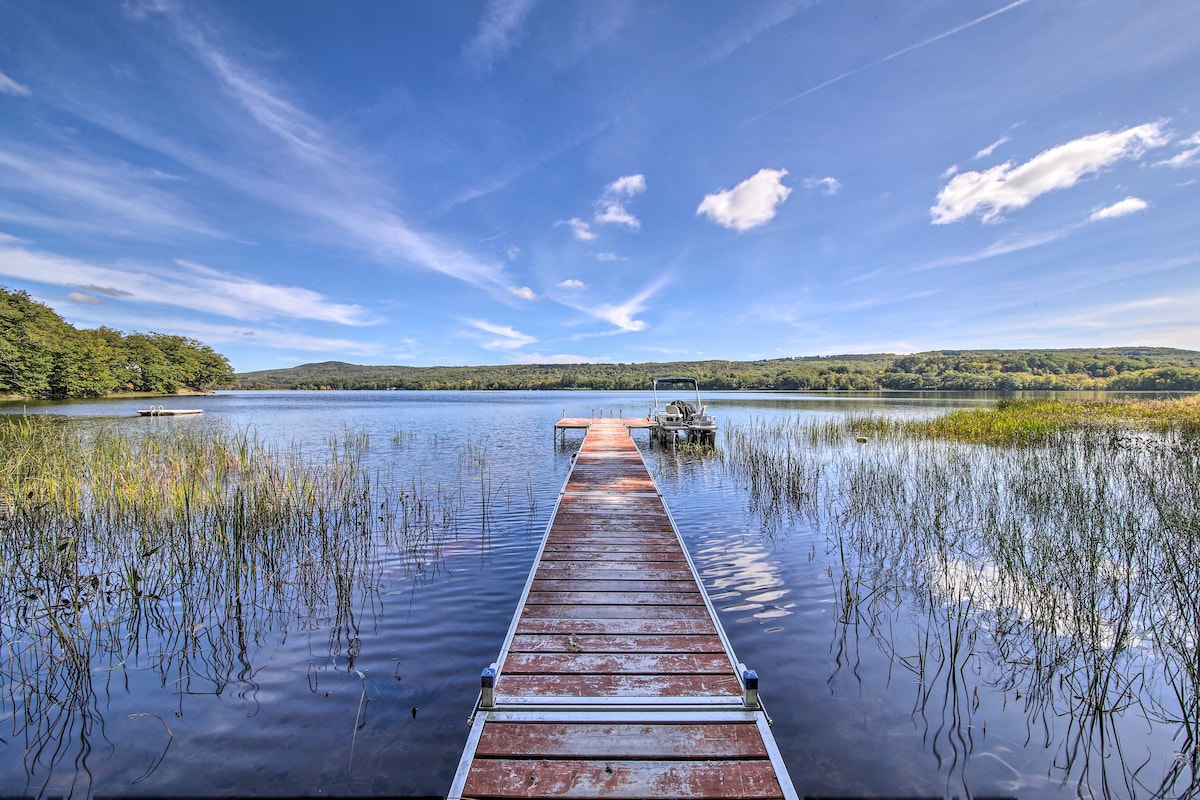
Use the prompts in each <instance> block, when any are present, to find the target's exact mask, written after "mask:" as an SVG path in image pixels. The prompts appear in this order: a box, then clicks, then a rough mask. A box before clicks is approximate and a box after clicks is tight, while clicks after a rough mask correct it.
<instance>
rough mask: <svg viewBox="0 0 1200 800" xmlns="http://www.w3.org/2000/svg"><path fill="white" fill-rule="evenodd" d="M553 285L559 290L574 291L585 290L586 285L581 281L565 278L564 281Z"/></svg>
mask: <svg viewBox="0 0 1200 800" xmlns="http://www.w3.org/2000/svg"><path fill="white" fill-rule="evenodd" d="M554 285H555V286H557V287H558V288H560V289H571V290H575V291H577V290H579V289H586V288H587V284H586V283H584V282H583V281H581V280H576V279H575V278H567V279H566V280H565V281H559V282H558V283H556V284H554Z"/></svg>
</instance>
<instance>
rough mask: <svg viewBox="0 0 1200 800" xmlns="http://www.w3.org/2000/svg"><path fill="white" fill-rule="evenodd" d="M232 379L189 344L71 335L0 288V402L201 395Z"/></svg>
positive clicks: (98, 332)
mask: <svg viewBox="0 0 1200 800" xmlns="http://www.w3.org/2000/svg"><path fill="white" fill-rule="evenodd" d="M233 379H234V376H233V368H232V367H231V366H230V365H229V361H228V360H227V359H226V358H225V356H223V355H221V354H219V353H217V352H215V351H214V350H213V349H212V348H210V347H208V346H207V345H205V344H201V343H200V342H198V341H196V340H195V339H188V338H186V337H183V336H169V335H167V334H162V333H128V334H127V333H122V332H120V331H115V330H112V329H111V328H96V329H94V330H91V329H84V330H78V329H76V328H75V327H73V326H71V325H69V324H67V323H66V322H65V321H64V320H63V318H62V317H60V316H59V315H58V314H56V313H55V312H54V310H53V309H51V308H49V307H48V306H46V305H43V304H42V303H38V302H36V301H34V300H32V299H30V297H29V295H28V293H26V292H11V291H8V289H6V288H5V287H3V286H0V398H2V397H5V396H9V397H29V398H45V399H60V398H62V399H65V398H82V397H103V396H105V395H110V394H119V393H146V394H175V393H177V392H180V391H194V392H202V391H208V390H210V389H212V388H214V387H216V386H219V385H228V384H229V383H230V382H232V381H233Z"/></svg>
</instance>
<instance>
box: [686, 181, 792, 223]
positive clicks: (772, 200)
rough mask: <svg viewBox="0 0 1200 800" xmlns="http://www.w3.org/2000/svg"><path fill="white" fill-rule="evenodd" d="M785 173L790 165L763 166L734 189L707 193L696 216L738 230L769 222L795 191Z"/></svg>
mask: <svg viewBox="0 0 1200 800" xmlns="http://www.w3.org/2000/svg"><path fill="white" fill-rule="evenodd" d="M785 175H787V170H786V169H760V170H759V171H758V172H756V173H755V174H754V175H752V176H750V177H749V178H747V179H746V180H744V181H742V182H741V183H739V184H738V185H737V186H734V187H733V188H732V189H722V190H721V191H718V192H714V193H713V194H709V195H705V196H704V200H703V201H701V203H700V207H699V208H697V209H696V216H705V217H708V218H709V219H711V220H712V221H713V222H715V223H717V224H718V225H720V226H721V227H723V228H732V229H733V230H735V231H737V232H738V233H742V232H744V231H748V230H750V229H751V228H757V227H759V226H760V225H766V224H767V223H768V222H770V221H771V220H773V219H774V218H775V213H776V211H777V210H778V209H779V206H780V205H781V204H782V203H783V201H784V200H787V198H788V195H790V194H791V193H792V190H791V188H790V187H787V186H784V185H783V178H784V176H785Z"/></svg>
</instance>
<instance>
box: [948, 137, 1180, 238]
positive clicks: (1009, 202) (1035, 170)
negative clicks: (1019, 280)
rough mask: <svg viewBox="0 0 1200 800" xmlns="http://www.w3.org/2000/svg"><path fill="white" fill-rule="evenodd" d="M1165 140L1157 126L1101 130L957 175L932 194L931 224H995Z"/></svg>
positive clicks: (1136, 157)
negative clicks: (970, 220) (1016, 160)
mask: <svg viewBox="0 0 1200 800" xmlns="http://www.w3.org/2000/svg"><path fill="white" fill-rule="evenodd" d="M1168 141H1170V135H1169V134H1168V133H1167V132H1166V131H1164V130H1163V123H1162V122H1150V123H1146V124H1145V125H1139V126H1137V127H1135V128H1127V129H1125V130H1123V131H1117V132H1115V133H1114V132H1112V131H1105V132H1103V133H1097V134H1092V135H1091V136H1083V137H1081V138H1079V139H1074V140H1072V141H1070V142H1067V143H1066V144H1061V145H1058V146H1057V147H1052V148H1050V149H1049V150H1046V151H1044V152H1042V153H1039V154H1038V155H1036V156H1034V157H1033V158H1032V159H1030V160H1029V161H1027V162H1025V163H1024V164H1021V165H1017V166H1014V165H1013V163H1012V162H1011V161H1008V162H1005V163H1003V164H1001V165H999V166H996V167H992V168H991V169H988V170H985V171H983V172H961V173H959V174H958V175H955V176H954V177H953V178H952V179H951V180H950V182H949V183H947V184H946V185H945V186H944V187H942V190H941V191H940V192H938V196H937V203H936V204H935V205H934V206H933V207H932V208H931V209H930V213H931V215H932V217H933V222H934V224H935V225H944V224H946V223H949V222H957V221H958V220H961V219H964V218H966V217H969V216H971V215H973V214H978V215H979V216H980V218H981V219H982V220H983V221H984V222H995V221H997V220H999V219H1000V218H1001V215H1002V214H1003V213H1004V212H1005V211H1009V210H1013V209H1018V208H1024V207H1025V206H1027V205H1029V204H1030V203H1031V202H1033V201H1034V200H1035V199H1036V198H1038V197H1040V196H1042V195H1043V194H1046V193H1047V192H1052V191H1054V190H1056V189H1066V188H1069V187H1071V186H1074V185H1075V184H1076V183H1077V182H1078V181H1079V180H1080V179H1081V178H1083V177H1086V176H1088V175H1091V174H1094V173H1097V172H1099V171H1100V170H1102V169H1104V168H1105V167H1109V166H1111V165H1113V164H1115V163H1116V162H1117V161H1120V160H1122V159H1139V158H1141V157H1142V155H1143V154H1144V153H1145V151H1146V150H1147V149H1149V148H1152V147H1161V146H1163V145H1165V144H1166V143H1167V142H1168Z"/></svg>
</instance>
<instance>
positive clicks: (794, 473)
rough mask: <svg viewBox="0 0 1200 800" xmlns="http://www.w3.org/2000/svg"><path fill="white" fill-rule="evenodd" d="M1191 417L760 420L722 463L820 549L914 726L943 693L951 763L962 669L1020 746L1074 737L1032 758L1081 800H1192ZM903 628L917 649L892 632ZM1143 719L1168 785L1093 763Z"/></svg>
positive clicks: (962, 725) (1032, 409) (1197, 566)
mask: <svg viewBox="0 0 1200 800" xmlns="http://www.w3.org/2000/svg"><path fill="white" fill-rule="evenodd" d="M1196 408H1200V406H1196V405H1195V402H1194V401H1185V402H1182V403H1180V402H1178V401H1177V402H1176V403H1175V404H1174V407H1171V406H1170V405H1167V406H1164V405H1152V406H1149V407H1148V408H1143V407H1141V406H1138V405H1137V404H1101V405H1080V406H1073V407H1067V408H1060V407H1055V406H1053V405H1051V406H1048V407H1047V406H1045V405H1037V404H1009V405H1008V406H1006V407H1002V408H1000V409H999V410H998V412H967V413H959V414H952V415H949V416H948V417H943V418H938V419H934V420H915V421H914V420H907V421H906V420H888V419H884V418H872V417H862V416H847V417H844V418H841V419H840V420H836V421H832V422H831V421H821V422H808V421H804V420H794V421H790V422H784V423H771V424H765V423H753V424H751V425H747V426H741V427H737V428H735V429H733V430H731V431H729V432H728V435H727V439H726V441H727V448H726V451H725V459H726V464H727V467H728V468H729V469H730V470H731V471H732V472H733V473H734V474H735V475H736V476H738V478H739V479H740V480H741V482H742V483H743V484H744V485H746V486H748V487H749V491H750V494H751V497H752V503H753V504H754V505H755V506H756V507H757V508H758V509H759V510H760V512H761V513H762V514H763V515H764V520H766V521H767V522H769V523H770V524H774V525H779V524H781V523H782V522H786V521H787V517H788V515H797V516H798V517H800V518H802V519H804V520H805V521H807V522H808V523H809V524H811V525H813V526H814V527H817V528H819V529H821V530H824V531H825V532H826V536H827V537H828V542H829V545H828V547H829V552H830V554H831V555H832V556H833V562H834V565H835V566H836V567H837V573H836V574H834V586H833V591H834V596H835V600H836V601H837V603H838V606H839V609H840V610H839V615H838V619H839V620H840V622H841V624H843V625H849V624H861V623H865V626H864V627H865V628H866V629H867V630H869V631H870V632H871V634H872V635H873V636H874V637H875V639H876V640H877V641H878V642H879V643H880V646H881V647H882V648H883V649H884V651H885V652H887V653H889V654H890V655H891V656H892V657H893V658H894V659H895V661H896V663H897V664H899V665H900V666H903V667H905V668H907V669H911V670H912V671H913V672H914V675H915V676H916V678H917V681H918V686H919V687H922V688H921V689H920V691H919V692H918V696H917V704H916V707H915V713H918V714H919V715H920V716H921V717H922V718H924V715H925V714H926V712H927V711H928V710H929V709H928V708H927V703H928V702H929V699H930V697H931V695H930V693H929V692H930V690H931V686H932V684H931V682H932V681H934V680H945V681H947V683H946V684H945V686H943V689H942V691H944V692H946V693H948V694H947V695H946V696H947V697H950V696H953V698H954V702H949V701H944V702H943V704H942V706H941V710H942V713H943V714H945V713H951V715H952V719H949V720H947V719H943V721H942V723H940V724H938V725H937V726H935V727H936V730H937V731H938V732H939V734H940V735H941V736H948V735H950V733H953V734H954V736H955V737H956V739H955V741H954V742H953V743H950V744H952V747H951V749H952V750H953V751H954V752H960V751H961V748H962V746H963V743H964V742H967V741H968V739H969V738H970V737H969V736H968V735H967V734H968V733H969V732H970V731H969V730H967V729H968V728H969V729H971V730H974V725H975V723H974V722H972V721H971V719H970V713H971V712H970V709H971V708H972V706H973V705H974V706H975V707H978V704H979V700H978V695H977V691H978V690H977V689H976V690H975V691H976V694H975V696H974V697H962V696H961V693H962V691H963V687H962V685H960V683H959V682H958V681H957V680H956V681H949V679H948V677H947V676H949V675H959V676H961V675H965V674H966V669H967V667H966V665H967V663H968V662H971V663H972V664H974V666H973V669H975V670H977V671H979V672H980V673H981V674H982V673H984V672H986V673H987V674H988V675H990V687H991V688H992V689H994V690H996V691H998V692H999V693H1001V694H1002V695H1003V696H1004V697H1005V698H1009V697H1012V698H1016V699H1018V700H1020V701H1021V702H1022V703H1023V705H1024V707H1025V710H1026V712H1027V714H1028V718H1029V723H1030V729H1031V731H1032V730H1034V729H1039V730H1043V731H1049V730H1052V729H1054V728H1055V727H1056V725H1055V721H1056V720H1061V719H1066V720H1068V724H1067V729H1066V730H1065V731H1063V732H1060V733H1059V734H1057V735H1056V736H1051V737H1050V741H1047V742H1046V743H1045V744H1046V745H1047V746H1048V747H1050V748H1051V749H1052V752H1053V754H1054V755H1053V759H1052V766H1051V768H1050V772H1051V773H1052V774H1053V773H1057V774H1058V775H1059V777H1060V779H1061V780H1063V781H1075V782H1076V783H1077V789H1078V791H1079V792H1080V793H1082V794H1092V793H1098V794H1102V795H1104V796H1141V795H1145V794H1155V795H1163V796H1175V795H1178V794H1184V795H1187V794H1193V793H1196V792H1198V791H1200V756H1198V752H1200V738H1198V737H1200V730H1198V729H1197V725H1198V724H1200V654H1198V652H1197V645H1198V643H1200V601H1198V600H1197V599H1196V596H1197V595H1196V589H1195V587H1196V586H1198V585H1200V493H1198V492H1197V491H1196V488H1195V487H1196V486H1198V485H1200V467H1198V466H1197V465H1198V464H1200V439H1198V438H1197V437H1196V436H1195V431H1196V428H1194V427H1193V416H1194V414H1195V409H1196ZM1164 409H1165V411H1164ZM864 440H865V441H864ZM901 608H904V609H907V611H905V612H901V611H899V609H901ZM897 613H907V614H909V615H910V617H909V620H910V623H911V625H912V629H913V630H915V631H916V632H917V633H916V635H915V639H912V640H910V639H909V638H908V637H909V635H908V634H897V633H896V631H895V629H894V621H895V617H896V614H897ZM898 637H899V638H903V639H904V641H903V642H901V641H899V640H898ZM914 649H915V652H913V651H914ZM985 654H986V657H987V661H988V664H987V665H986V666H985V665H984V664H983V662H982V661H980V660H979V659H980V658H982V657H983V655H985ZM972 701H973V702H972ZM964 709H966V711H964ZM1137 718H1145V719H1150V720H1153V721H1155V723H1156V724H1160V725H1168V726H1175V727H1176V728H1177V745H1178V750H1177V751H1176V752H1175V753H1174V754H1167V755H1168V758H1167V759H1166V761H1167V762H1168V763H1169V765H1170V766H1169V768H1168V769H1167V770H1166V771H1165V773H1163V774H1159V775H1157V776H1154V775H1150V774H1149V773H1150V767H1148V766H1146V765H1145V764H1144V763H1142V761H1144V759H1143V760H1131V761H1130V763H1125V760H1124V757H1123V756H1122V757H1121V758H1118V759H1117V763H1120V764H1121V765H1122V769H1119V770H1113V769H1112V766H1111V765H1112V763H1113V762H1111V761H1108V760H1105V759H1100V758H1096V753H1097V752H1099V744H1100V743H1101V742H1107V743H1108V744H1107V745H1106V747H1105V748H1104V750H1105V752H1110V751H1111V752H1116V753H1118V754H1119V755H1120V754H1122V752H1123V751H1122V750H1121V747H1122V741H1123V740H1122V735H1121V734H1122V732H1123V731H1124V730H1125V729H1124V728H1123V727H1122V724H1121V720H1122V719H1125V720H1129V719H1137ZM1057 727H1061V726H1057ZM937 741H943V740H941V739H937V738H936V737H935V750H936V749H937V748H938V745H937V744H936V742H937ZM945 741H947V742H948V740H945ZM968 751H969V748H968ZM1161 760H1162V759H1160V761H1161ZM964 763H965V762H964Z"/></svg>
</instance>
